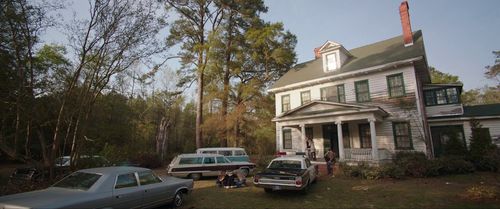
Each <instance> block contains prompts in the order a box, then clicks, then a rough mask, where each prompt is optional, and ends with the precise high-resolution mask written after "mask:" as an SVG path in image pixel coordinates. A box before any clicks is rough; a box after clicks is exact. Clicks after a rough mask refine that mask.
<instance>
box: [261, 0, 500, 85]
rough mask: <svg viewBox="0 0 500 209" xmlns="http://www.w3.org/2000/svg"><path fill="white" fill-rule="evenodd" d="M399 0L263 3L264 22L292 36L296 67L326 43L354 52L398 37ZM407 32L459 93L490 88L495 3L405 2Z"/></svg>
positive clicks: (498, 38) (498, 19)
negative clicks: (456, 83)
mask: <svg viewBox="0 0 500 209" xmlns="http://www.w3.org/2000/svg"><path fill="white" fill-rule="evenodd" d="M401 2H402V0H349V1H347V0H265V3H266V5H267V6H268V8H269V11H268V12H267V13H266V14H263V18H264V19H265V20H268V21H272V22H283V24H284V26H285V28H286V29H287V30H289V31H290V32H292V33H294V34H295V35H296V36H297V40H298V43H297V46H296V53H297V57H298V63H301V62H304V61H308V60H311V59H313V58H314V53H313V49H314V48H315V47H318V46H321V45H322V44H323V43H325V42H326V41H327V40H330V41H335V42H337V43H340V44H342V45H343V46H344V47H345V48H346V49H348V50H349V49H353V48H357V47H360V46H364V45H367V44H371V43H375V42H378V41H382V40H385V39H388V38H392V37H395V36H399V35H401V34H402V28H401V20H400V16H399V5H400V3H401ZM408 2H409V7H410V21H411V25H412V30H413V31H416V30H422V32H423V37H424V44H425V50H426V52H427V61H428V64H429V65H430V66H433V67H436V68H437V69H438V70H440V71H442V72H446V73H450V74H454V75H458V76H459V77H460V79H461V80H462V82H463V83H464V89H466V90H469V89H472V88H480V87H483V86H484V85H486V84H489V85H492V84H494V82H493V81H490V80H488V79H486V78H485V77H484V72H485V66H487V65H492V64H493V62H494V56H493V54H492V51H494V50H500V10H499V8H500V1H499V0H480V1H473V0H468V1H464V0H409V1H408Z"/></svg>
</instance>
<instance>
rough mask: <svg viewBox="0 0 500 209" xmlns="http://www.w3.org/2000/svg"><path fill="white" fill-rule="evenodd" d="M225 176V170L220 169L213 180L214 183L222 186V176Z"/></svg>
mask: <svg viewBox="0 0 500 209" xmlns="http://www.w3.org/2000/svg"><path fill="white" fill-rule="evenodd" d="M225 177H226V172H225V171H221V172H219V176H217V180H216V181H215V185H216V186H217V187H223V185H222V184H223V182H224V178H225Z"/></svg>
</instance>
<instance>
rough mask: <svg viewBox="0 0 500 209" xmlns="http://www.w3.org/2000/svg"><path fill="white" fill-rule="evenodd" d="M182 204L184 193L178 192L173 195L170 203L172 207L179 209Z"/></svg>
mask: <svg viewBox="0 0 500 209" xmlns="http://www.w3.org/2000/svg"><path fill="white" fill-rule="evenodd" d="M183 203H184V193H182V192H181V191H178V192H177V193H175V196H174V200H173V201H172V207H173V208H179V207H181V206H182V204H183Z"/></svg>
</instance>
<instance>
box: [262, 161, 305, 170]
mask: <svg viewBox="0 0 500 209" xmlns="http://www.w3.org/2000/svg"><path fill="white" fill-rule="evenodd" d="M268 168H271V169H300V168H301V162H300V161H297V160H275V161H273V162H272V163H271V164H270V165H269V167H268Z"/></svg>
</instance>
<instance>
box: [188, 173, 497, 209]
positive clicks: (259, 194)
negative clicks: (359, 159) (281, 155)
mask: <svg viewBox="0 0 500 209" xmlns="http://www.w3.org/2000/svg"><path fill="white" fill-rule="evenodd" d="M214 181H215V180H214V179H206V180H202V181H197V182H195V189H194V191H193V193H192V194H191V195H190V197H188V198H189V199H188V200H187V201H186V203H185V206H184V207H183V208H498V206H499V205H500V200H499V199H498V197H497V196H495V198H489V199H482V200H481V204H478V201H477V200H471V199H468V198H464V195H465V194H466V193H467V191H468V190H470V188H472V187H473V186H475V185H481V184H485V185H488V186H490V187H489V188H490V190H488V191H491V187H494V188H495V190H494V191H498V188H499V185H500V175H498V174H495V173H475V174H468V175H454V176H446V177H439V178H423V179H422V178H411V179H406V180H360V179H354V178H347V177H340V178H326V177H322V178H320V179H319V181H318V182H317V184H314V185H313V186H312V187H311V189H310V191H309V193H308V194H307V195H302V194H299V193H296V192H288V191H283V192H276V193H272V194H267V193H265V192H264V190H263V189H260V188H256V187H254V186H253V185H251V183H250V186H248V187H245V188H238V189H223V188H217V187H215V183H214ZM247 182H251V179H250V178H249V179H248V181H247ZM488 191H486V192H488ZM483 193H484V192H483ZM485 194H490V193H485Z"/></svg>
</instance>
